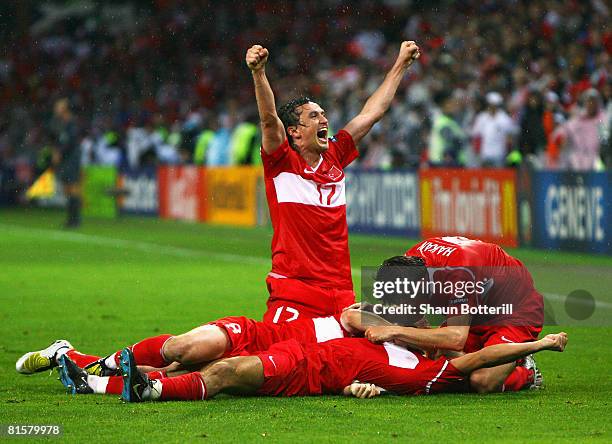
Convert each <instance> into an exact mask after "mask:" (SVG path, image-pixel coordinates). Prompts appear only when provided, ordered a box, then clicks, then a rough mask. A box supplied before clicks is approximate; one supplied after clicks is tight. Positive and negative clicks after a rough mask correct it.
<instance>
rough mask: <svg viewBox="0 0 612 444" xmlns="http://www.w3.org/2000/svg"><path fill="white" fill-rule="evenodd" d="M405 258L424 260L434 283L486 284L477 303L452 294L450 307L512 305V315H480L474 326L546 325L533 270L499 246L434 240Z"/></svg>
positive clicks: (461, 239) (458, 238) (451, 238)
mask: <svg viewBox="0 0 612 444" xmlns="http://www.w3.org/2000/svg"><path fill="white" fill-rule="evenodd" d="M405 255H406V256H419V257H421V258H423V259H424V260H425V265H426V266H427V268H428V271H429V275H430V279H432V280H439V281H442V282H445V281H456V280H465V281H481V282H485V281H486V285H484V288H485V289H486V291H485V292H484V294H480V295H479V296H478V297H477V298H475V299H476V302H474V300H472V298H471V297H469V296H468V295H461V296H457V295H456V294H451V295H449V296H446V297H447V298H448V299H449V300H448V303H449V305H458V304H461V303H465V302H469V303H470V305H474V304H482V305H489V306H494V307H500V306H501V305H502V304H504V303H508V304H511V305H512V310H513V311H512V314H505V315H479V316H477V317H475V318H474V317H473V318H472V319H473V323H472V325H475V324H476V323H478V324H481V325H483V324H484V325H486V324H491V325H492V324H497V325H500V324H502V323H503V324H510V325H529V326H541V325H542V323H543V321H544V302H543V299H542V295H541V294H540V293H538V291H537V290H536V289H535V287H534V283H533V279H532V277H531V274H530V273H529V270H528V269H527V267H525V265H524V264H523V263H522V262H521V261H520V260H518V259H516V258H514V257H512V256H510V255H509V254H508V253H506V252H505V251H504V250H503V249H502V248H501V247H500V246H499V245H496V244H492V243H488V242H482V241H480V240H475V239H468V238H466V237H461V236H444V237H433V238H430V239H426V240H424V241H422V242H420V243H418V244H416V245H415V246H414V247H412V248H411V249H410V250H408V251H407V252H406V253H405ZM474 321H475V322H474Z"/></svg>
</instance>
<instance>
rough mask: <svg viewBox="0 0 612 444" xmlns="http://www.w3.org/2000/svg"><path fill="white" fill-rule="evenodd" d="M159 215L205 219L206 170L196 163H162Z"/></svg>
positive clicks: (196, 219) (171, 217) (159, 170)
mask: <svg viewBox="0 0 612 444" xmlns="http://www.w3.org/2000/svg"><path fill="white" fill-rule="evenodd" d="M157 177H158V181H159V215H160V216H161V217H162V218H164V219H181V220H192V221H205V220H206V180H205V179H206V172H205V169H204V168H202V167H196V166H161V167H159V169H158V171H157Z"/></svg>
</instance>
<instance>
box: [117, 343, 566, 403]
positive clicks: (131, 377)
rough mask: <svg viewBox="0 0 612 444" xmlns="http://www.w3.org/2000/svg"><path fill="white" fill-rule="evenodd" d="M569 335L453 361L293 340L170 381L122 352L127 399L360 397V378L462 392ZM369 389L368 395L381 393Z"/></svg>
mask: <svg viewBox="0 0 612 444" xmlns="http://www.w3.org/2000/svg"><path fill="white" fill-rule="evenodd" d="M566 344H567V335H566V334H565V333H563V332H562V333H558V334H551V335H547V336H546V337H544V338H542V339H540V340H538V341H533V342H524V343H515V344H510V343H505V344H496V345H492V346H489V347H485V348H483V349H481V350H479V351H477V352H474V353H468V354H465V355H463V356H460V357H457V358H453V359H450V360H449V359H447V358H446V357H441V358H439V359H437V360H432V359H429V358H427V357H425V356H422V355H420V354H418V353H412V352H411V351H410V350H407V349H404V348H402V347H399V346H397V345H394V344H390V343H385V344H383V345H378V344H373V343H371V342H369V341H368V340H367V339H365V338H346V339H335V340H332V341H328V342H325V343H321V344H304V345H302V344H299V343H298V342H296V341H295V340H289V341H285V342H281V343H278V344H275V345H273V346H272V347H271V348H270V349H269V350H266V351H264V352H261V353H257V354H255V355H252V356H237V357H233V358H227V359H223V360H220V361H217V362H215V363H213V364H211V365H209V366H207V367H206V368H204V369H202V370H201V371H200V372H192V373H187V374H184V375H180V376H175V377H171V378H165V379H158V380H155V379H149V378H148V377H147V376H146V375H144V374H142V373H140V372H139V371H138V370H137V368H136V365H135V363H134V360H133V357H132V351H131V350H130V349H129V348H126V349H125V350H124V351H123V352H122V355H121V368H122V372H123V375H124V390H123V393H122V398H123V400H125V401H127V402H141V401H150V400H151V401H158V400H203V399H209V398H211V397H213V396H215V395H217V394H218V393H231V394H245V395H253V394H257V395H268V396H305V395H321V394H345V395H350V394H358V395H363V392H361V391H359V390H354V387H352V384H353V383H354V381H361V382H362V383H368V384H373V385H374V386H376V387H380V388H382V389H384V390H387V391H389V392H392V393H395V394H405V395H426V394H434V393H440V392H453V391H459V390H461V389H462V388H463V385H464V383H465V380H466V379H467V378H468V377H469V375H470V374H471V373H472V372H474V371H477V370H478V369H481V368H487V367H494V366H499V365H502V364H506V363H509V362H514V361H516V360H517V359H520V358H523V357H525V356H526V355H528V354H532V353H537V352H539V351H542V350H552V351H559V352H561V351H563V350H564V348H565V346H566ZM377 391H378V390H376V391H375V392H373V393H372V392H370V393H369V394H368V395H367V396H368V397H369V396H372V394H377Z"/></svg>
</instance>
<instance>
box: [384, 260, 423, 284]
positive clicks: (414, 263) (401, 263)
mask: <svg viewBox="0 0 612 444" xmlns="http://www.w3.org/2000/svg"><path fill="white" fill-rule="evenodd" d="M396 278H401V279H403V278H407V279H408V280H411V281H418V280H421V279H423V280H429V272H428V271H427V266H426V265H425V260H424V259H423V258H422V257H419V256H393V257H390V258H389V259H386V260H385V261H384V262H383V263H382V265H381V266H380V267H378V271H377V272H376V280H377V281H388V280H389V281H392V280H395V279H396Z"/></svg>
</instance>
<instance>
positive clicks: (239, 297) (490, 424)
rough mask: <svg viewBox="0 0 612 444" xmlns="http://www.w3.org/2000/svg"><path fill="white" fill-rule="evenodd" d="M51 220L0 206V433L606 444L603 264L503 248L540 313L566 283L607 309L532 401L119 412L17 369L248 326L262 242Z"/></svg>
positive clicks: (364, 261) (306, 403)
mask: <svg viewBox="0 0 612 444" xmlns="http://www.w3.org/2000/svg"><path fill="white" fill-rule="evenodd" d="M61 219H62V215H61V214H60V213H57V212H53V211H40V210H0V302H1V304H2V311H1V313H0V319H1V322H0V335H1V337H2V338H3V340H2V342H1V345H0V347H1V348H2V354H1V355H0V356H1V357H0V375H1V376H2V384H1V385H0V424H61V425H62V426H63V429H64V432H63V433H64V434H63V440H68V441H74V442H76V441H79V442H81V441H85V440H91V439H95V440H99V439H104V440H118V441H128V442H139V441H141V442H159V441H162V440H163V441H164V442H191V441H198V440H204V442H206V440H212V441H214V442H218V441H232V442H236V441H238V440H243V441H244V440H255V439H261V440H269V441H289V440H291V441H300V442H302V441H320V442H328V441H334V442H344V441H354V440H359V441H364V440H368V441H390V440H397V441H398V442H399V441H407V440H410V441H413V440H416V441H425V440H427V441H431V440H436V441H450V440H457V439H459V440H461V441H482V440H486V441H518V442H522V441H528V440H533V441H538V442H559V441H571V442H574V441H576V440H584V441H610V440H612V434H611V433H610V427H609V412H610V406H609V405H608V404H609V403H610V400H611V396H610V395H611V391H612V390H611V389H612V379H611V378H610V368H609V363H610V357H609V352H610V346H609V339H608V338H609V337H610V334H611V333H612V328H611V327H609V325H610V321H609V317H610V314H611V313H612V309H611V308H610V307H612V304H610V302H611V299H612V298H611V297H610V296H609V295H608V293H607V290H608V289H609V288H612V275H611V274H612V273H611V270H612V258H609V257H600V256H590V255H579V254H570V253H555V252H541V251H535V250H524V249H520V250H513V251H512V253H513V254H514V255H516V256H517V257H519V258H520V259H522V260H523V261H524V262H525V263H526V264H527V265H528V266H529V267H530V268H531V269H532V270H533V274H534V278H535V282H536V285H537V286H538V288H539V289H541V290H542V291H543V292H546V293H552V295H551V296H550V298H549V300H548V301H547V309H548V310H552V311H553V312H554V313H555V314H556V317H557V319H559V318H562V317H563V316H562V315H563V298H562V296H563V295H564V294H567V293H568V292H569V290H571V289H574V288H584V289H588V290H589V291H590V292H591V293H593V294H594V295H595V297H596V298H597V299H598V300H599V301H603V302H604V304H603V305H602V306H600V307H598V309H597V311H596V313H595V317H594V318H597V317H599V319H600V321H601V322H600V325H601V326H599V327H594V326H590V327H589V326H584V325H582V326H581V325H579V324H578V325H576V323H574V325H572V326H569V327H563V328H564V329H565V330H566V331H568V333H569V334H570V344H569V347H568V349H567V351H566V352H565V353H563V354H555V353H543V354H541V355H539V357H538V363H539V364H540V366H541V367H542V369H543V373H544V376H545V379H546V388H545V390H543V391H539V392H522V393H505V394H499V395H487V396H480V395H476V394H465V395H439V396H432V397H384V398H379V399H372V400H365V401H364V400H356V399H347V398H341V397H320V398H292V399H271V398H234V397H229V396H222V397H219V398H218V399H215V400H212V401H210V402H182V403H181V402H168V403H155V404H153V403H151V404H138V405H125V404H122V403H121V402H119V401H118V399H117V397H116V396H106V397H103V396H80V397H78V396H77V397H72V396H68V395H66V394H65V393H64V390H63V387H62V386H61V384H60V383H59V382H58V381H57V380H56V375H55V373H54V374H52V375H49V374H48V373H45V374H37V375H32V376H22V375H19V374H17V373H16V372H15V370H14V364H15V361H16V359H17V358H18V357H19V356H20V355H21V354H22V353H24V352H25V351H29V350H34V349H38V348H41V347H45V346H47V345H48V344H49V343H50V342H51V341H52V340H54V339H57V338H67V339H69V340H70V341H72V343H73V344H74V345H75V346H76V347H77V348H79V349H80V350H82V351H83V352H92V353H100V354H106V353H109V352H111V351H114V350H115V349H118V348H120V347H123V346H125V345H128V344H130V343H133V342H135V341H137V340H139V339H142V338H144V337H147V336H151V335H156V334H160V333H164V332H168V333H179V332H183V331H186V330H188V329H190V328H192V327H194V326H196V325H199V324H201V323H203V322H206V321H209V320H212V319H215V318H218V317H222V316H226V315H232V314H242V315H247V316H250V317H254V318H259V317H260V316H261V314H262V313H263V311H264V307H265V300H266V297H267V292H266V288H265V285H264V277H265V274H266V272H267V271H268V270H269V259H268V258H269V242H270V238H271V232H270V231H269V230H268V229H263V228H257V229H237V228H231V227H218V226H207V225H197V224H185V223H179V222H169V221H159V220H153V219H145V218H124V219H120V220H117V221H103V220H87V221H86V223H85V224H84V226H83V228H82V229H80V230H79V231H77V232H66V231H62V230H59V229H58V228H57V227H58V226H59V224H60V222H61ZM409 245H411V241H410V240H405V239H399V238H383V237H366V236H358V235H352V237H351V256H352V261H353V267H359V266H361V265H370V266H372V265H376V264H377V263H379V262H380V261H381V260H382V259H383V258H385V257H388V256H391V255H396V254H399V253H402V252H403V251H404V250H405V249H406V248H407V247H408V246H409ZM356 275H357V278H358V274H356ZM356 283H357V284H358V279H357V280H356ZM356 288H359V287H358V286H356ZM559 329H560V327H548V328H547V329H546V330H547V331H549V332H550V331H555V330H559Z"/></svg>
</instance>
